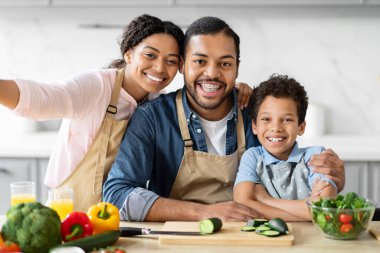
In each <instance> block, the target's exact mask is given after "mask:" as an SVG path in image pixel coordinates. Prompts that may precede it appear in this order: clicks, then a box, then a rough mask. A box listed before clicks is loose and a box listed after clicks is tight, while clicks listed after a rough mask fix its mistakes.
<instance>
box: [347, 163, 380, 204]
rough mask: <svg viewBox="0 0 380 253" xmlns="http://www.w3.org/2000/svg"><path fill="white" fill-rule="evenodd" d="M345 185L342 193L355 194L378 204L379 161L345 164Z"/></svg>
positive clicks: (379, 194)
mask: <svg viewBox="0 0 380 253" xmlns="http://www.w3.org/2000/svg"><path fill="white" fill-rule="evenodd" d="M345 168H346V185H345V187H344V190H343V191H342V193H347V192H356V193H357V194H359V195H360V196H363V197H366V198H369V199H371V200H373V201H375V202H376V203H378V204H379V203H380V193H379V189H380V161H379V162H355V161H349V162H345Z"/></svg>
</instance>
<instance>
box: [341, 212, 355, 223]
mask: <svg viewBox="0 0 380 253" xmlns="http://www.w3.org/2000/svg"><path fill="white" fill-rule="evenodd" d="M339 221H340V223H343V224H347V223H350V222H351V221H352V216H351V215H349V214H346V213H342V214H340V215H339Z"/></svg>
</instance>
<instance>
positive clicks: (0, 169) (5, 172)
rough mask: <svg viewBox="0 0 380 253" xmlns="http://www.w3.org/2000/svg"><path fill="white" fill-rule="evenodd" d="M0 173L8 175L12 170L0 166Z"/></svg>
mask: <svg viewBox="0 0 380 253" xmlns="http://www.w3.org/2000/svg"><path fill="white" fill-rule="evenodd" d="M0 174H7V175H10V174H11V172H10V171H9V170H7V169H6V168H0Z"/></svg>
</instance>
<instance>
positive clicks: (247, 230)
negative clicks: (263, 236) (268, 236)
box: [240, 226, 256, 232]
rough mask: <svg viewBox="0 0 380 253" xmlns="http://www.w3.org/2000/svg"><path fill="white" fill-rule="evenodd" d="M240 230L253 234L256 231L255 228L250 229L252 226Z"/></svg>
mask: <svg viewBox="0 0 380 253" xmlns="http://www.w3.org/2000/svg"><path fill="white" fill-rule="evenodd" d="M240 230H241V231H244V232H252V231H255V230H256V228H255V227H250V226H244V227H242V228H241V229H240Z"/></svg>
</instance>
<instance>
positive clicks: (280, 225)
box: [268, 218, 289, 234]
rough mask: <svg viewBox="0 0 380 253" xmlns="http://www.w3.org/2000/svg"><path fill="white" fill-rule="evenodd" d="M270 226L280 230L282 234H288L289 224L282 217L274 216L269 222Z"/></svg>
mask: <svg viewBox="0 0 380 253" xmlns="http://www.w3.org/2000/svg"><path fill="white" fill-rule="evenodd" d="M268 227H270V228H271V229H273V230H275V231H278V232H280V233H281V234H288V233H289V229H288V226H287V225H286V223H285V221H283V220H282V219H280V218H274V219H271V220H270V221H269V223H268Z"/></svg>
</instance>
